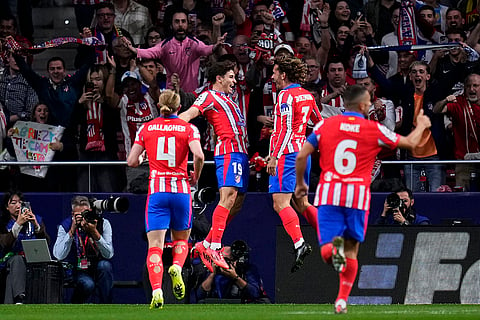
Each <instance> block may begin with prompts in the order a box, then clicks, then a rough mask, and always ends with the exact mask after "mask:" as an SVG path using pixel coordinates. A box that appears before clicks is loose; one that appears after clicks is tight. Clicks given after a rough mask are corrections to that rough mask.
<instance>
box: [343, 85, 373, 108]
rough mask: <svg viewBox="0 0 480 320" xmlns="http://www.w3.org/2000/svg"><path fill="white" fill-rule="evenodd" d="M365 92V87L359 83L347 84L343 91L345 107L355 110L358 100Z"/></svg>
mask: <svg viewBox="0 0 480 320" xmlns="http://www.w3.org/2000/svg"><path fill="white" fill-rule="evenodd" d="M366 92H368V90H367V88H365V87H364V86H361V85H359V84H354V85H352V86H348V87H347V89H345V92H344V93H343V101H344V105H345V108H346V109H348V110H352V111H357V110H358V107H357V103H358V100H359V99H360V97H362V96H363V95H364V94H365V93H366Z"/></svg>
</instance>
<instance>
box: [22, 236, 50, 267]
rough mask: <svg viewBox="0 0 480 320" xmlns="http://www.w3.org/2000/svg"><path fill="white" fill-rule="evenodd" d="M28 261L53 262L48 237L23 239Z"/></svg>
mask: <svg viewBox="0 0 480 320" xmlns="http://www.w3.org/2000/svg"><path fill="white" fill-rule="evenodd" d="M22 246H23V252H24V253H25V259H27V263H40V262H53V261H54V260H52V256H51V255H50V250H49V249H48V244H47V240H46V239H31V240H22Z"/></svg>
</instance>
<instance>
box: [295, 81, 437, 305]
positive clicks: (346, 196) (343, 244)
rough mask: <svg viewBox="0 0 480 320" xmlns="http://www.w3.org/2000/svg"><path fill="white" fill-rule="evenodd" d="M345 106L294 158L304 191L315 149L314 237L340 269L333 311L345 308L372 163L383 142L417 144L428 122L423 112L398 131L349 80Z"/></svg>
mask: <svg viewBox="0 0 480 320" xmlns="http://www.w3.org/2000/svg"><path fill="white" fill-rule="evenodd" d="M343 98H344V103H345V108H346V112H345V113H344V114H342V115H337V116H333V117H330V118H328V119H326V120H323V121H320V122H319V123H318V124H317V125H316V126H315V128H314V130H313V133H312V134H311V135H310V136H309V137H308V138H307V142H305V144H304V146H303V148H302V150H300V152H299V153H298V156H297V161H296V174H297V187H296V189H295V195H296V196H298V197H300V196H302V195H305V194H306V192H307V191H308V187H307V185H306V184H305V182H304V181H303V179H302V178H301V177H303V174H304V172H305V168H306V167H307V159H308V156H309V155H310V154H311V153H313V152H314V151H315V150H316V149H318V150H319V152H320V168H321V170H322V172H321V176H320V181H319V184H318V187H317V191H316V195H315V202H314V204H315V206H319V207H318V241H319V243H320V246H321V255H322V258H323V260H324V261H325V262H326V263H328V264H333V267H334V269H335V270H336V271H338V272H339V278H340V282H339V283H340V288H339V292H338V296H337V299H336V301H335V313H346V312H347V299H348V296H349V295H350V291H351V289H352V286H353V283H354V282H355V278H356V275H357V270H358V261H357V255H358V248H359V244H360V242H363V241H364V239H365V232H366V226H367V220H368V212H369V209H370V183H371V172H372V168H373V163H374V161H375V157H376V155H377V153H378V152H379V151H380V149H381V148H382V147H387V148H390V149H394V148H396V147H400V148H407V149H412V148H414V147H416V146H417V145H418V143H419V142H420V139H421V137H422V134H423V131H424V130H425V129H426V128H429V127H430V126H431V123H430V119H429V118H428V117H427V116H425V115H423V111H420V114H419V116H418V118H417V127H416V128H415V130H413V131H412V132H411V133H410V134H409V135H408V136H407V137H404V136H400V135H398V134H396V133H394V132H392V131H390V130H389V129H387V128H386V127H385V126H383V125H382V124H380V123H378V122H376V121H371V120H366V119H365V116H366V115H367V114H368V109H369V108H370V105H371V102H370V94H369V93H368V91H367V89H366V88H365V87H363V86H359V85H353V86H349V87H347V88H346V90H345V92H344V94H343Z"/></svg>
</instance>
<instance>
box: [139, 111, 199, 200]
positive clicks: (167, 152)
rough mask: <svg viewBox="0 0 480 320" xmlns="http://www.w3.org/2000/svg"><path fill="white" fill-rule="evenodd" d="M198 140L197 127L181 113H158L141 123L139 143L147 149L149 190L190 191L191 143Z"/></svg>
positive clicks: (149, 192) (150, 191) (150, 192)
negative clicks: (188, 167)
mask: <svg viewBox="0 0 480 320" xmlns="http://www.w3.org/2000/svg"><path fill="white" fill-rule="evenodd" d="M195 140H200V133H199V132H198V129H197V127H195V126H194V125H193V124H190V123H188V122H185V121H183V120H182V119H179V118H178V117H177V116H171V117H168V118H164V117H158V118H156V119H154V120H152V121H149V122H147V123H145V124H143V125H142V126H141V127H140V129H139V130H138V133H137V136H136V137H135V143H136V144H138V145H140V146H142V147H143V148H144V149H145V150H147V157H148V159H149V165H150V178H149V184H148V194H152V193H156V192H171V193H190V184H189V183H188V173H187V160H188V151H189V144H190V142H192V141H195Z"/></svg>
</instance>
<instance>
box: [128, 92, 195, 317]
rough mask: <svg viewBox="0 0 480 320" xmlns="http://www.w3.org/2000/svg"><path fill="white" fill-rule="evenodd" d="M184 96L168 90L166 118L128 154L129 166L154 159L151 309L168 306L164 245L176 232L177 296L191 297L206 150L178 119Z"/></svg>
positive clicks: (149, 224) (144, 130)
mask: <svg viewBox="0 0 480 320" xmlns="http://www.w3.org/2000/svg"><path fill="white" fill-rule="evenodd" d="M179 105H180V96H179V95H178V94H176V93H175V92H174V91H172V90H165V91H164V92H163V93H162V94H161V95H160V98H159V103H158V106H159V108H160V114H161V116H160V117H158V118H156V119H154V120H152V121H149V122H147V123H145V124H143V125H142V126H141V127H140V129H139V130H138V132H137V135H136V138H135V143H134V145H133V147H132V150H131V151H130V154H129V155H128V159H127V162H128V165H129V166H130V167H137V166H138V165H139V164H140V163H141V161H142V159H141V155H142V153H143V151H144V150H146V153H147V156H148V159H149V160H150V178H149V185H148V198H147V205H146V213H145V229H146V231H147V239H148V255H147V268H148V275H149V278H150V283H151V285H152V290H153V292H152V302H151V304H150V309H153V308H163V292H162V277H163V263H162V254H163V245H164V242H165V234H166V232H167V229H170V230H171V234H172V241H173V248H172V255H173V264H172V266H170V268H169V269H168V273H169V275H170V277H171V278H172V286H173V294H174V295H175V297H176V298H177V299H179V300H180V299H183V298H184V296H185V284H184V283H183V279H182V267H183V264H184V263H185V259H186V258H187V254H188V237H189V236H190V230H191V227H192V200H191V195H190V186H191V185H192V186H193V185H195V184H196V183H197V181H198V178H199V177H200V173H201V171H202V168H203V161H204V157H203V152H202V147H201V144H200V133H199V132H198V129H197V128H196V127H195V126H193V125H192V124H189V123H187V122H185V121H183V120H181V119H179V118H178V117H177V110H178V107H179ZM189 149H190V150H191V151H192V153H193V163H194V164H193V168H194V170H193V172H192V171H191V172H190V177H189V176H188V174H187V159H188V150H189Z"/></svg>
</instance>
